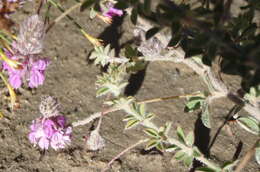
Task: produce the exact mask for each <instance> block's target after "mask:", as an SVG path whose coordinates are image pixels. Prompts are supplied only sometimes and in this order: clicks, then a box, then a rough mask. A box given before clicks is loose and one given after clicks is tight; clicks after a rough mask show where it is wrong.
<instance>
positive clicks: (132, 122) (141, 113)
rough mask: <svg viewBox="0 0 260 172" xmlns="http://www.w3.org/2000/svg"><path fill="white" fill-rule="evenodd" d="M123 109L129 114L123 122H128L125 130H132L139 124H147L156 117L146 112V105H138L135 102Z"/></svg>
mask: <svg viewBox="0 0 260 172" xmlns="http://www.w3.org/2000/svg"><path fill="white" fill-rule="evenodd" d="M123 109H124V111H125V112H126V113H127V114H128V115H127V116H126V117H125V118H124V120H123V121H125V122H127V124H126V126H125V129H130V128H132V127H134V126H136V125H138V124H141V123H145V122H147V121H149V120H151V119H152V118H153V117H154V115H153V114H152V113H149V112H147V111H146V108H145V104H143V103H142V104H137V103H136V102H133V103H131V104H129V105H128V106H125V107H124V108H123ZM150 127H151V126H150Z"/></svg>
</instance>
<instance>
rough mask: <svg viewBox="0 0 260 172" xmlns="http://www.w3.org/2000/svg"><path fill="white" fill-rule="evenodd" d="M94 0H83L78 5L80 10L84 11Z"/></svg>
mask: <svg viewBox="0 0 260 172" xmlns="http://www.w3.org/2000/svg"><path fill="white" fill-rule="evenodd" d="M95 1H96V0H85V1H84V2H83V3H82V5H81V6H80V11H84V10H85V9H87V8H88V7H90V6H91V5H92V4H94V2H95Z"/></svg>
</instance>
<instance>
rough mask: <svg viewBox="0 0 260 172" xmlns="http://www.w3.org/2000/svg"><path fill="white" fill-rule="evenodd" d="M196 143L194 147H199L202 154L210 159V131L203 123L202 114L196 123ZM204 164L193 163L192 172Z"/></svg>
mask: <svg viewBox="0 0 260 172" xmlns="http://www.w3.org/2000/svg"><path fill="white" fill-rule="evenodd" d="M194 134H195V142H194V145H195V146H197V147H198V149H199V150H200V152H201V153H202V154H204V155H205V156H206V157H209V155H210V152H209V149H208V148H209V143H210V129H209V128H207V127H205V126H204V124H203V123H202V121H201V114H200V115H198V118H197V120H196V123H195V129H194ZM202 165H203V164H202V163H201V162H199V161H197V160H195V161H194V162H193V168H192V169H191V170H190V172H195V169H196V168H197V167H200V166H202Z"/></svg>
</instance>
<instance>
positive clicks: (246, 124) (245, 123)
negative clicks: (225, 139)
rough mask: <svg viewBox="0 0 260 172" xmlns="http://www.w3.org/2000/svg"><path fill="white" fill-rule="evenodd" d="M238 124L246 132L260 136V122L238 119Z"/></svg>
mask: <svg viewBox="0 0 260 172" xmlns="http://www.w3.org/2000/svg"><path fill="white" fill-rule="evenodd" d="M237 122H238V124H239V125H240V126H241V127H242V128H244V129H245V130H246V131H248V132H250V133H253V134H255V135H259V134H260V128H259V127H260V124H259V122H258V121H257V120H256V119H255V118H253V117H251V116H248V117H240V118H238V119H237Z"/></svg>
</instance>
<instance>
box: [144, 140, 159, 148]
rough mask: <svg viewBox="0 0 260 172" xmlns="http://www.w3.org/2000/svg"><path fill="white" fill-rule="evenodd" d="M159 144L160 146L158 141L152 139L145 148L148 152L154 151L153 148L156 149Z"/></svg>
mask: <svg viewBox="0 0 260 172" xmlns="http://www.w3.org/2000/svg"><path fill="white" fill-rule="evenodd" d="M157 144H159V142H158V140H155V139H151V140H150V141H149V142H148V143H147V145H146V146H145V149H146V150H149V149H152V148H154V147H156V146H157Z"/></svg>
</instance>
